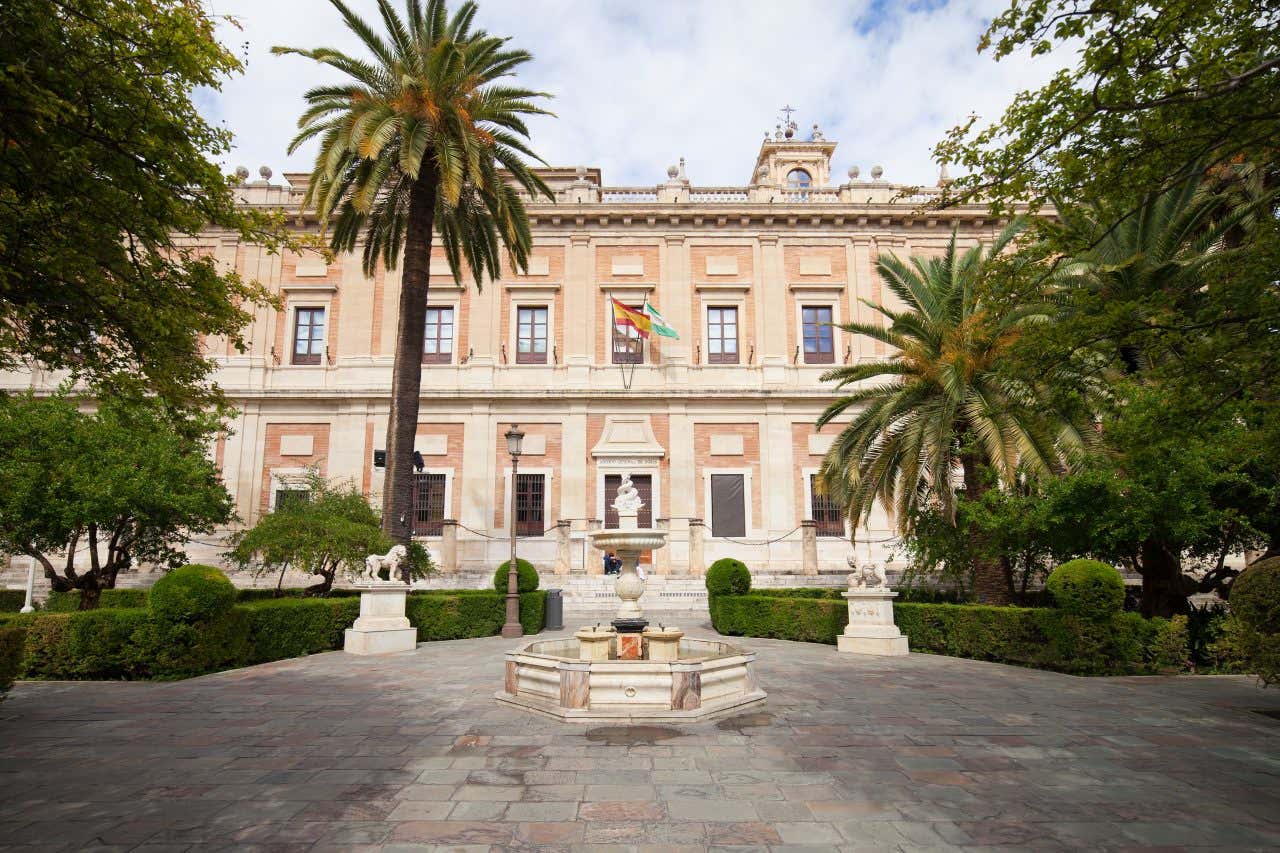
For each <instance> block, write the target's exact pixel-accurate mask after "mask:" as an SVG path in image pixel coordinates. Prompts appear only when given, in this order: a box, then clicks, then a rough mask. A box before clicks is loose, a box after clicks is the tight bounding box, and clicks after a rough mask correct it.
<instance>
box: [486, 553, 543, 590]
mask: <svg viewBox="0 0 1280 853" xmlns="http://www.w3.org/2000/svg"><path fill="white" fill-rule="evenodd" d="M510 563H511V561H510V560H507V561H506V562H505V563H503V564H502V565H500V566H498V570H497V571H496V572H494V574H493V588H494V589H495V590H497V591H498V592H501V593H503V594H506V592H507V573H508V571H509V569H508V566H509V565H510ZM516 571H517V573H518V574H517V576H516V588H517V589H518V590H519V591H520V592H533V591H534V590H535V589H537V588H538V570H537V569H535V568H534V567H533V563H530V562H529V561H528V560H525V559H522V558H520V557H517V558H516Z"/></svg>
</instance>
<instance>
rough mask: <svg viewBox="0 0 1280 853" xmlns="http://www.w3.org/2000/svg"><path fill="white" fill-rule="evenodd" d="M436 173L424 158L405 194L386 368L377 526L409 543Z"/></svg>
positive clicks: (398, 539)
mask: <svg viewBox="0 0 1280 853" xmlns="http://www.w3.org/2000/svg"><path fill="white" fill-rule="evenodd" d="M435 204H436V173H435V168H434V166H433V165H431V164H429V163H428V162H425V161H424V162H423V164H422V169H421V171H420V172H419V173H418V181H417V183H416V184H414V188H413V191H412V193H411V195H410V197H409V219H408V222H407V223H406V226H405V240H404V274H403V275H402V277H401V282H400V310H399V316H398V319H397V322H396V357H395V366H394V367H393V368H392V372H391V416H390V418H388V423H387V478H386V483H385V484H384V486H383V494H382V530H383V531H384V532H385V533H386V534H387V535H388V536H390V537H391V538H392V539H393V540H395V541H396V542H398V543H400V544H403V545H408V543H409V540H410V537H411V531H412V529H413V519H412V518H411V517H410V516H411V514H412V513H413V449H414V448H413V446H414V440H415V439H416V437H417V433H418V407H419V402H420V400H421V392H422V346H423V338H424V337H425V336H426V322H427V288H428V285H429V283H430V268H431V241H432V236H433V234H432V229H433V227H434V224H435Z"/></svg>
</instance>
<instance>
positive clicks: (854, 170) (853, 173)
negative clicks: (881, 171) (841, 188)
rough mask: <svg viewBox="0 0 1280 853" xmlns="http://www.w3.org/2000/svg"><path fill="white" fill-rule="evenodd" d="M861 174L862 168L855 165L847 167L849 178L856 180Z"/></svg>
mask: <svg viewBox="0 0 1280 853" xmlns="http://www.w3.org/2000/svg"><path fill="white" fill-rule="evenodd" d="M861 174H862V170H861V169H859V168H858V167H857V166H850V167H849V180H851V181H856V180H858V176H859V175H861Z"/></svg>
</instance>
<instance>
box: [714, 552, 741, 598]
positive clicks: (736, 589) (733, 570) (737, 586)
mask: <svg viewBox="0 0 1280 853" xmlns="http://www.w3.org/2000/svg"><path fill="white" fill-rule="evenodd" d="M706 584H707V597H708V598H715V597H716V596H717V595H745V594H746V593H748V592H750V591H751V572H750V570H749V569H747V566H746V564H745V563H743V562H742V561H741V560H735V559H733V558H732V557H721V558H720V559H719V560H716V561H715V562H714V563H712V564H711V565H710V566H709V567H708V568H707V580H706Z"/></svg>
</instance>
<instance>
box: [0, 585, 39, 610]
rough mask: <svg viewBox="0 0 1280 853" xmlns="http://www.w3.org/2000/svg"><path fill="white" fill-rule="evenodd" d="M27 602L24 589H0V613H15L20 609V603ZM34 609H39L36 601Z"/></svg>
mask: <svg viewBox="0 0 1280 853" xmlns="http://www.w3.org/2000/svg"><path fill="white" fill-rule="evenodd" d="M26 603H27V591H26V590H25V589H0V613H17V612H19V611H20V610H22V605H24V604H26ZM35 604H36V609H39V607H40V602H38V601H37V602H36V603H35Z"/></svg>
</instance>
